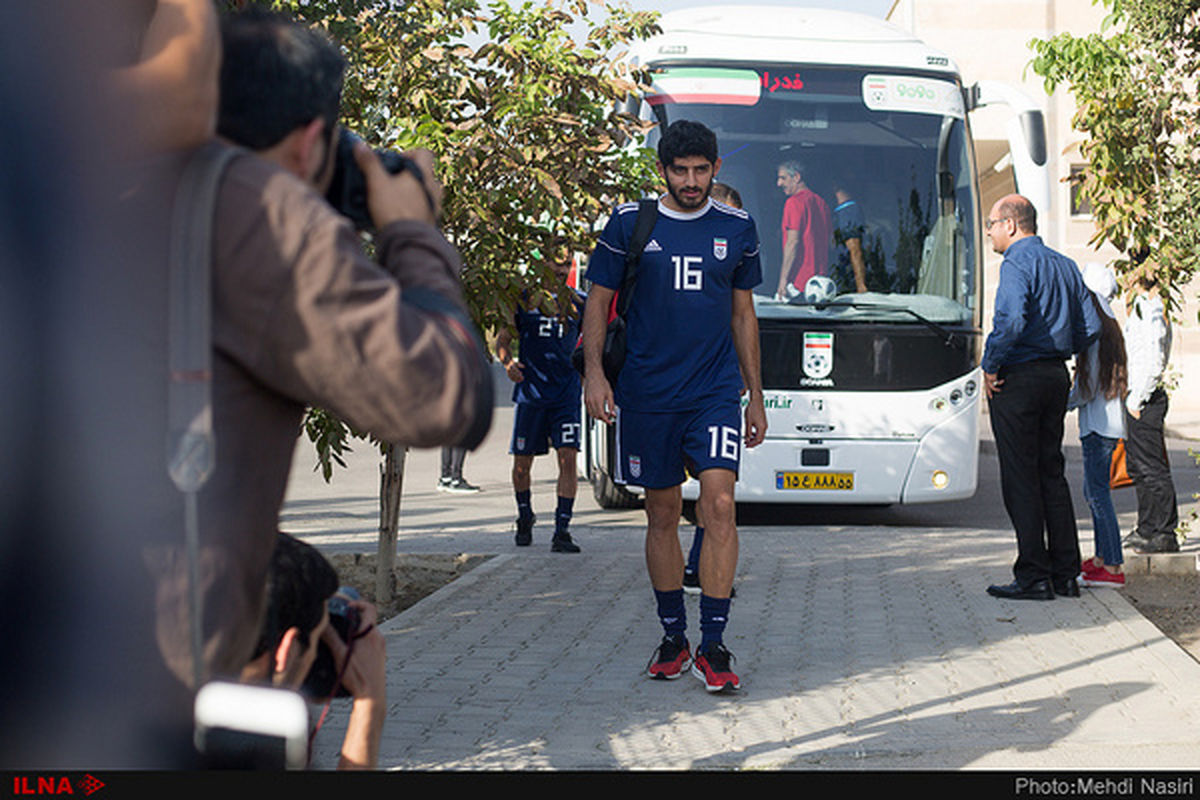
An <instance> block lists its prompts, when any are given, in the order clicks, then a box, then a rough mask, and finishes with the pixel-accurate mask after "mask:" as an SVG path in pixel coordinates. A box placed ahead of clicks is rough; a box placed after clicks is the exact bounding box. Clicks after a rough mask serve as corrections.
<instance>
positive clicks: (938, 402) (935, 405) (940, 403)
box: [929, 397, 946, 411]
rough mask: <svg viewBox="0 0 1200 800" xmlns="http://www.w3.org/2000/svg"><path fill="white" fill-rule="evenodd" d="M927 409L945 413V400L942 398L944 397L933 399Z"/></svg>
mask: <svg viewBox="0 0 1200 800" xmlns="http://www.w3.org/2000/svg"><path fill="white" fill-rule="evenodd" d="M929 407H930V408H931V409H932V410H934V411H945V410H946V398H944V397H935V398H933V399H932V400H930V401H929Z"/></svg>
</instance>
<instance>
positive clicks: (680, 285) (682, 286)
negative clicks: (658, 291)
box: [671, 256, 704, 292]
mask: <svg viewBox="0 0 1200 800" xmlns="http://www.w3.org/2000/svg"><path fill="white" fill-rule="evenodd" d="M671 263H673V264H674V265H675V291H677V292H679V291H686V292H698V291H701V290H702V289H703V288H704V270H703V269H701V268H700V266H699V265H700V264H702V263H704V259H703V258H701V257H700V256H671Z"/></svg>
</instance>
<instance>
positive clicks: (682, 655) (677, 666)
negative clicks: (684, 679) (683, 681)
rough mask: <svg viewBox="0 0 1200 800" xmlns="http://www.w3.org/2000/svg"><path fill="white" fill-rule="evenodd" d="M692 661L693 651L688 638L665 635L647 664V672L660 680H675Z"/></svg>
mask: <svg viewBox="0 0 1200 800" xmlns="http://www.w3.org/2000/svg"><path fill="white" fill-rule="evenodd" d="M691 663H692V651H691V650H689V649H688V642H687V639H685V638H683V637H682V636H679V637H671V636H664V637H663V639H662V642H660V643H659V645H658V648H657V649H656V650H655V651H654V655H652V656H650V663H649V664H648V665H646V674H647V675H649V676H650V677H651V678H654V679H655V680H660V681H673V680H675V679H676V678H678V677H679V676H680V675H682V674H683V672H684V670H686V669H687V668H688V665H689V664H691Z"/></svg>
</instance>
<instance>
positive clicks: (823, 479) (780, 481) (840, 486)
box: [775, 472, 854, 492]
mask: <svg viewBox="0 0 1200 800" xmlns="http://www.w3.org/2000/svg"><path fill="white" fill-rule="evenodd" d="M775 488H776V489H801V490H805V489H815V490H832V491H846V492H848V491H852V490H853V489H854V473H853V472H776V473H775Z"/></svg>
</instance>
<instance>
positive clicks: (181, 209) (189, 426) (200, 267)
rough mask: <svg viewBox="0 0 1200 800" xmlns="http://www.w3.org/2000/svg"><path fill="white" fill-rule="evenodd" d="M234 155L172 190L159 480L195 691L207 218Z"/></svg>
mask: <svg viewBox="0 0 1200 800" xmlns="http://www.w3.org/2000/svg"><path fill="white" fill-rule="evenodd" d="M241 152H242V151H241V150H240V149H238V148H236V147H230V146H228V145H224V144H221V143H219V142H216V141H212V142H209V143H207V144H205V145H203V146H201V147H199V148H198V149H197V150H196V151H195V152H193V153H192V155H191V156H190V158H189V159H188V162H187V164H186V165H185V166H184V170H183V174H182V176H181V178H180V181H179V186H178V187H177V188H176V192H175V206H174V210H173V214H172V219H171V244H170V248H171V249H170V252H169V289H168V291H169V299H168V332H167V338H168V373H167V441H166V451H167V452H166V457H167V472H168V473H169V474H170V476H171V480H172V482H173V483H174V484H175V486H176V487H177V488H178V489H179V490H180V491H181V492H182V493H183V495H184V535H185V539H186V544H187V558H188V584H189V605H190V616H191V624H192V631H191V634H192V670H193V678H194V680H195V687H194V688H195V689H196V690H199V688H200V686H201V684H202V683H203V680H204V677H205V675H204V654H203V635H202V631H203V626H202V623H203V609H202V606H201V598H200V586H199V552H200V525H199V511H198V495H199V492H200V489H201V488H202V487H203V486H204V484H205V483H206V482H207V481H208V478H209V476H210V475H211V474H212V470H213V466H214V465H215V463H216V438H215V436H214V434H213V427H212V330H211V329H212V312H211V293H212V284H211V265H212V241H213V212H214V209H215V207H216V196H217V188H218V186H219V185H220V181H221V175H222V174H223V172H224V171H225V167H226V166H227V165H228V164H229V162H230V161H231V160H232V159H233V158H234V157H235V156H237V155H238V154H239V153H241Z"/></svg>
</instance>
